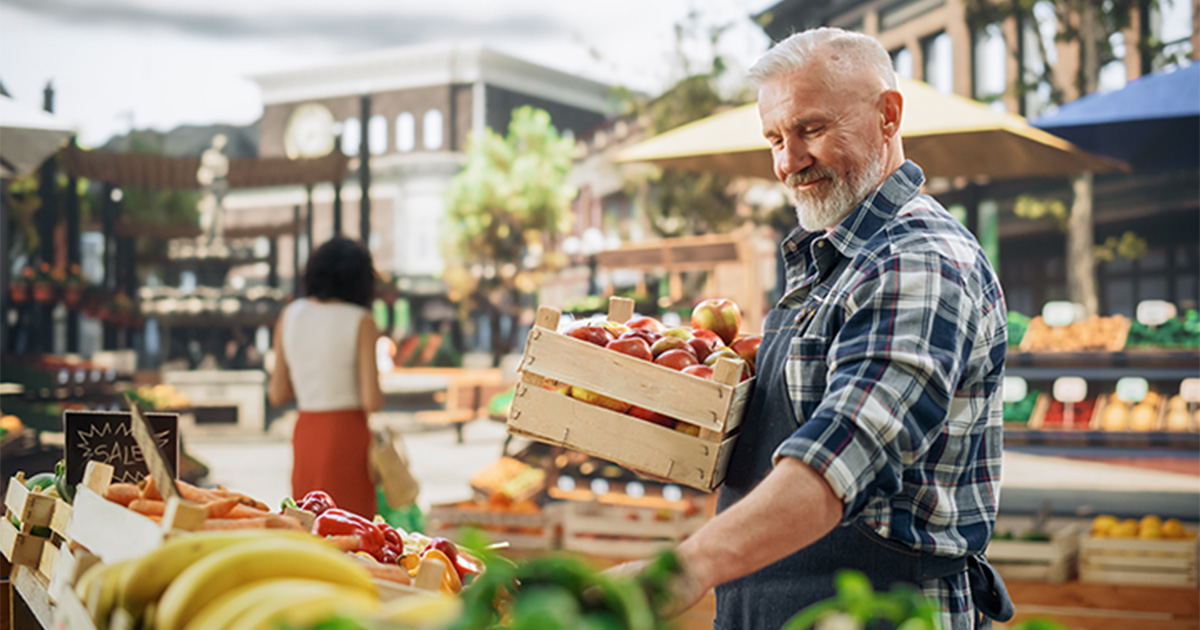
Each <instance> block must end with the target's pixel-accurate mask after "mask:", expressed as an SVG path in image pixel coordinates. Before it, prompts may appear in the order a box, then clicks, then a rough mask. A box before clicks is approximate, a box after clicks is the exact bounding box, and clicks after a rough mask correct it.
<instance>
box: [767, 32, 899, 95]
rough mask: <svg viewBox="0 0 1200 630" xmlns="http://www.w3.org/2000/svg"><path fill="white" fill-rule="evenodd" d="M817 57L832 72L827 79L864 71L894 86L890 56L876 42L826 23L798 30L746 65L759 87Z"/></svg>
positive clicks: (890, 87) (889, 85) (894, 74)
mask: <svg viewBox="0 0 1200 630" xmlns="http://www.w3.org/2000/svg"><path fill="white" fill-rule="evenodd" d="M818 59H819V60H821V61H824V62H825V63H826V64H827V67H828V68H829V69H830V70H831V71H832V72H831V73H829V76H828V78H829V79H832V80H836V79H835V77H845V76H849V75H853V74H857V73H861V72H864V71H866V72H870V73H872V74H875V75H878V76H879V78H880V79H882V80H883V82H884V84H885V85H887V87H888V89H892V90H894V89H896V73H895V71H894V70H893V69H892V58H891V57H890V56H889V55H888V53H887V51H886V50H884V49H883V46H881V45H880V44H879V42H877V41H875V39H873V38H871V37H868V36H866V35H862V34H860V33H854V32H851V31H847V30H843V29H840V28H831V27H827V26H823V27H821V28H814V29H811V30H807V31H801V32H799V33H796V34H794V35H792V36H790V37H788V38H787V39H785V40H783V41H781V42H779V43H778V44H775V46H773V47H772V48H771V49H770V50H768V51H767V52H766V53H765V54H763V56H762V57H759V59H758V61H756V62H754V65H753V66H751V67H750V70H749V73H748V74H749V77H750V82H751V84H753V85H755V86H761V85H762V84H764V83H766V82H768V81H772V80H774V79H777V78H779V77H781V76H784V75H787V74H791V73H792V72H795V71H797V70H799V69H800V68H803V67H804V66H806V65H808V64H809V63H810V62H812V61H814V60H818ZM828 87H830V88H832V87H834V86H833V85H830V86H828Z"/></svg>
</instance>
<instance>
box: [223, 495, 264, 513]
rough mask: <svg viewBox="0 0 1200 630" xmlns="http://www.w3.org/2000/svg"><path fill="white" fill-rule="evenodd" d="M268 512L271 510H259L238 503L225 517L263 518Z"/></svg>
mask: <svg viewBox="0 0 1200 630" xmlns="http://www.w3.org/2000/svg"><path fill="white" fill-rule="evenodd" d="M230 498H233V497H230ZM235 500H236V499H235ZM268 514H270V512H269V511H267V510H258V509H255V508H252V507H250V506H248V505H244V504H242V503H236V504H234V505H233V506H232V507H231V508H230V509H229V512H227V513H226V514H225V518H261V517H263V516H267V515H268Z"/></svg>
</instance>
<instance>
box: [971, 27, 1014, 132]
mask: <svg viewBox="0 0 1200 630" xmlns="http://www.w3.org/2000/svg"><path fill="white" fill-rule="evenodd" d="M1007 64H1008V55H1007V51H1006V49H1005V45H1004V31H1002V30H1000V25H999V24H989V25H987V26H986V27H985V28H984V29H983V30H981V31H979V32H977V33H976V34H975V94H974V95H973V96H974V97H975V100H977V101H980V102H982V103H987V104H988V106H989V107H991V108H992V110H993V111H996V112H1001V113H1003V112H1004V111H1005V107H1004V100H1003V98H1001V97H1003V96H1004V92H1005V90H1006V89H1007V88H1008V73H1007V69H1006V67H1007Z"/></svg>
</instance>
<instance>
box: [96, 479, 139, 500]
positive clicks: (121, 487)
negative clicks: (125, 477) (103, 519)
mask: <svg viewBox="0 0 1200 630" xmlns="http://www.w3.org/2000/svg"><path fill="white" fill-rule="evenodd" d="M141 496H142V491H141V489H139V488H138V487H137V484H132V483H114V484H109V486H108V489H107V490H105V491H104V498H105V499H108V500H109V501H112V502H113V503H118V504H120V505H124V506H128V505H129V504H130V503H131V502H132V501H134V500H136V499H139V498H141Z"/></svg>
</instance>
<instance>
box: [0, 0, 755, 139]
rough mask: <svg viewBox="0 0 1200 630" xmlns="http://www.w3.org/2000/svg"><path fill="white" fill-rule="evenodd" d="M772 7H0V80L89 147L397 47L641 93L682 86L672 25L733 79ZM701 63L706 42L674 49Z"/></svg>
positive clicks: (63, 0) (691, 3)
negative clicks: (462, 49)
mask: <svg viewBox="0 0 1200 630" xmlns="http://www.w3.org/2000/svg"><path fill="white" fill-rule="evenodd" d="M774 3H775V2H774V0H604V1H602V2H584V1H583V0H503V1H497V0H490V1H489V0H436V1H434V2H430V1H424V2H414V1H413V0H336V1H334V0H202V1H201V0H0V81H2V82H3V84H4V87H5V88H6V89H7V90H8V93H9V94H10V95H12V97H13V98H14V99H16V100H17V101H19V102H22V103H25V104H28V105H32V106H37V107H41V104H42V89H43V88H44V87H45V85H46V83H47V82H48V81H52V82H53V84H54V88H55V93H56V94H55V113H56V114H58V115H59V116H61V117H63V118H64V119H66V120H68V121H70V122H72V123H74V124H75V125H77V128H78V130H79V138H80V144H82V145H83V146H98V145H100V144H103V143H104V141H105V140H107V139H108V138H110V137H111V136H113V135H115V134H120V133H125V132H127V131H129V130H130V129H132V128H136V129H144V128H154V129H159V130H164V131H165V130H168V129H171V128H173V127H175V126H177V125H180V124H210V123H231V124H246V123H251V122H253V121H255V120H257V119H258V118H259V116H260V115H261V114H262V98H261V94H260V92H259V89H258V87H257V85H256V84H255V83H254V82H253V81H252V80H250V79H249V77H250V76H253V75H255V74H259V73H263V72H271V71H277V70H287V69H295V68H303V67H306V66H309V65H318V64H322V63H325V62H328V61H331V60H334V59H337V58H338V57H340V56H344V55H350V54H354V53H361V52H365V51H370V50H378V49H386V48H395V47H398V46H404V45H408V44H420V43H432V42H447V41H461V40H471V41H480V42H483V43H484V44H485V45H487V46H489V47H491V48H494V49H496V50H499V51H501V52H504V53H507V54H510V55H513V56H516V57H520V58H523V59H526V60H529V61H532V62H535V63H540V64H543V65H546V66H550V67H553V68H556V69H559V70H564V71H567V72H571V73H577V74H580V75H583V76H586V77H589V78H592V79H596V80H599V81H604V82H607V83H611V84H614V85H621V86H625V87H628V88H632V89H635V90H639V91H642V92H645V93H647V94H657V93H659V92H661V91H662V90H664V89H665V88H666V87H668V86H669V85H670V84H671V83H672V82H673V81H674V80H675V79H678V78H679V77H680V76H681V70H680V68H681V64H680V63H679V62H678V56H677V54H676V53H675V51H676V50H677V46H676V44H675V36H674V30H675V25H676V24H678V23H681V22H685V21H686V20H687V19H688V16H689V15H694V16H695V17H694V18H693V20H692V22H691V23H693V24H697V25H699V27H700V28H699V29H697V30H698V31H699V32H706V31H707V29H708V28H709V27H713V26H721V25H729V28H728V29H727V30H726V31H725V34H724V35H723V36H722V38H721V40H720V44H719V46H720V48H719V50H720V52H721V54H722V55H723V56H724V57H726V59H727V60H728V61H729V62H730V66H731V69H732V72H731V75H737V74H739V73H740V72H741V71H743V70H744V68H746V67H748V66H749V64H750V63H752V62H753V61H754V59H755V58H756V57H757V56H758V55H759V54H761V53H762V52H763V51H764V50H766V48H767V46H768V40H767V37H766V36H765V35H764V34H763V33H762V31H761V30H759V29H758V28H757V27H756V26H755V25H754V24H753V23H752V22H751V20H750V18H749V16H750V15H751V14H753V13H757V12H759V11H761V10H763V9H766V8H768V7H770V6H771V5H773V4H774ZM684 50H685V52H686V54H687V56H688V57H689V58H691V59H692V60H693V61H692V63H693V64H694V63H696V62H697V61H698V60H702V59H704V58H705V57H706V55H708V57H707V58H708V59H711V55H710V54H709V50H710V47H709V46H708V44H707V43H706V42H705V38H704V37H697V38H694V39H692V40H689V44H688V45H687V46H685V48H684Z"/></svg>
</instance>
